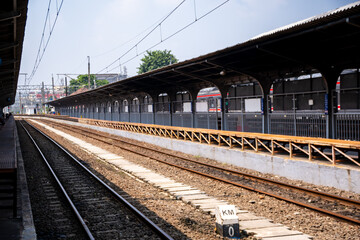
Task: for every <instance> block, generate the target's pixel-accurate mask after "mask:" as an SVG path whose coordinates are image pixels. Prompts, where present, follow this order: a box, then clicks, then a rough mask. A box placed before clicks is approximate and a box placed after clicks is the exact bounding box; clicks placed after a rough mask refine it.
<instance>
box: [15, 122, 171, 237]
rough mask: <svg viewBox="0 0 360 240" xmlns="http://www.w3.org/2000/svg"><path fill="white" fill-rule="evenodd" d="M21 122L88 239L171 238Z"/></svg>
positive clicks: (80, 165) (46, 138)
mask: <svg viewBox="0 0 360 240" xmlns="http://www.w3.org/2000/svg"><path fill="white" fill-rule="evenodd" d="M20 123H21V125H22V127H23V128H24V130H25V132H26V133H27V134H28V136H29V138H30V139H31V140H32V142H33V144H34V145H35V146H36V148H37V150H38V151H39V153H40V155H41V156H42V159H43V160H44V164H46V165H47V167H48V168H49V171H50V172H51V174H52V175H53V177H54V178H55V180H56V182H57V183H58V186H59V188H60V189H61V191H62V192H63V194H64V196H65V198H66V199H67V200H68V202H69V204H70V206H71V208H72V210H73V212H74V213H75V215H76V217H77V220H78V221H79V222H80V224H81V226H82V228H83V229H84V231H85V232H86V235H87V237H88V239H129V238H130V239H172V238H171V237H170V236H169V235H168V234H167V233H166V232H165V231H164V230H162V229H161V228H160V227H159V226H157V225H155V224H154V223H153V222H152V221H151V220H150V219H148V218H147V217H146V216H145V215H144V214H142V213H141V212H140V211H139V210H138V209H136V208H135V207H134V206H132V205H131V204H130V203H129V202H128V201H126V200H125V199H124V198H123V197H122V196H120V195H119V194H118V193H117V192H116V191H115V190H113V189H112V188H110V187H109V186H108V185H106V184H105V183H104V182H103V181H102V180H101V179H100V178H98V177H97V176H96V175H94V174H93V173H92V172H91V171H90V170H88V169H87V168H86V167H85V166H83V165H82V164H81V163H80V162H79V161H78V160H77V159H76V158H75V157H74V156H72V155H71V154H70V153H69V152H67V151H66V150H65V149H64V148H62V147H61V146H60V145H59V144H58V143H56V142H55V141H54V140H52V139H51V138H50V137H48V136H46V135H45V134H44V133H42V132H41V131H39V130H38V129H36V128H35V127H33V126H32V125H30V124H29V123H26V122H20ZM34 139H36V140H34ZM75 238H76V237H75Z"/></svg>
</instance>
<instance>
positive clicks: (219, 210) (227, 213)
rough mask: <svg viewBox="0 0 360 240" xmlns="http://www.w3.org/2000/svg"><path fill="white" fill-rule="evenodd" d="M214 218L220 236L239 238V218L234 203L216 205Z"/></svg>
mask: <svg viewBox="0 0 360 240" xmlns="http://www.w3.org/2000/svg"><path fill="white" fill-rule="evenodd" d="M215 219H216V232H217V233H219V234H220V235H221V236H222V237H226V238H232V239H240V229H239V218H238V216H237V215H236V207H235V206H234V205H218V206H217V207H216V209H215Z"/></svg>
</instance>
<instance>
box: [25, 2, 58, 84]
mask: <svg viewBox="0 0 360 240" xmlns="http://www.w3.org/2000/svg"><path fill="white" fill-rule="evenodd" d="M63 2H64V0H61V2H60V5H59V6H58V5H57V1H56V8H57V10H56V17H55V20H54V22H53V23H52V25H51V23H50V8H51V0H49V5H48V9H47V13H46V17H45V22H44V27H43V31H42V34H41V39H40V44H39V49H38V51H37V52H38V53H37V56H36V59H35V63H34V67H33V70H32V72H31V74H30V77H29V78H28V83H30V81H31V80H32V79H33V77H34V75H35V73H36V71H37V69H38V67H39V65H40V63H41V60H42V58H43V56H44V54H45V51H46V48H47V46H48V44H49V41H50V38H51V36H52V33H53V31H54V28H55V25H56V22H57V19H58V17H59V13H60V10H61V8H62V6H63ZM48 21H49V36H48V38H47V40H46V41H44V36H45V31H46V25H47V22H48Z"/></svg>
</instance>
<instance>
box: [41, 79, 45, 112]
mask: <svg viewBox="0 0 360 240" xmlns="http://www.w3.org/2000/svg"><path fill="white" fill-rule="evenodd" d="M44 102H45V91H44V82H42V86H41V107H42V109H43V113H44V114H45V105H44Z"/></svg>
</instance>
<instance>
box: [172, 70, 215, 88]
mask: <svg viewBox="0 0 360 240" xmlns="http://www.w3.org/2000/svg"><path fill="white" fill-rule="evenodd" d="M173 71H174V72H176V73H179V74H181V75H184V76H187V77H191V78H195V79H198V80H201V81H204V82H208V83H211V84H214V85H216V86H217V85H218V83H217V82H216V81H214V80H212V79H209V78H204V77H200V76H197V75H194V74H191V73H186V72H183V71H180V70H177V69H173Z"/></svg>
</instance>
